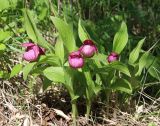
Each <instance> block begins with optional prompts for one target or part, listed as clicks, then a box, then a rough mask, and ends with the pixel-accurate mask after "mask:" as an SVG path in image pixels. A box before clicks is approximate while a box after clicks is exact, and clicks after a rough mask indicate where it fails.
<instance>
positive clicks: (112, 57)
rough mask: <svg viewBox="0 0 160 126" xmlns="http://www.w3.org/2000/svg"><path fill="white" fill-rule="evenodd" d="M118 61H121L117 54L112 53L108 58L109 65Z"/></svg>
mask: <svg viewBox="0 0 160 126" xmlns="http://www.w3.org/2000/svg"><path fill="white" fill-rule="evenodd" d="M118 59H119V55H118V54H117V53H116V52H111V53H110V55H109V56H108V58H107V60H108V62H109V63H111V62H113V61H117V60H118Z"/></svg>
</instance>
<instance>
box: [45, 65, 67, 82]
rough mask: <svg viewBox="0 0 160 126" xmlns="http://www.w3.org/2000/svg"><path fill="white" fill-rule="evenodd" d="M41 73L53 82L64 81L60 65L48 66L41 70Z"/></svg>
mask: <svg viewBox="0 0 160 126" xmlns="http://www.w3.org/2000/svg"><path fill="white" fill-rule="evenodd" d="M43 74H44V76H45V77H47V78H48V79H49V80H51V81H53V82H60V83H65V80H64V71H63V68H62V67H48V68H46V69H45V70H44V71H43Z"/></svg>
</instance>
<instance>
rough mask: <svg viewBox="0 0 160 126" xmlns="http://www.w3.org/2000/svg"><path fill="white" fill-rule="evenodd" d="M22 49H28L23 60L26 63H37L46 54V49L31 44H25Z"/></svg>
mask: <svg viewBox="0 0 160 126" xmlns="http://www.w3.org/2000/svg"><path fill="white" fill-rule="evenodd" d="M22 47H26V52H25V53H24V54H23V59H25V60H26V61H36V60H37V59H38V57H39V56H40V55H44V54H45V49H44V48H42V47H39V46H38V45H36V44H34V43H31V42H28V43H23V44H22Z"/></svg>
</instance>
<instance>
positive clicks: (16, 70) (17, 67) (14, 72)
mask: <svg viewBox="0 0 160 126" xmlns="http://www.w3.org/2000/svg"><path fill="white" fill-rule="evenodd" d="M21 70H22V64H16V65H15V66H14V67H13V69H12V71H11V74H10V78H12V77H14V76H15V75H17V74H18V73H19V72H20V71H21Z"/></svg>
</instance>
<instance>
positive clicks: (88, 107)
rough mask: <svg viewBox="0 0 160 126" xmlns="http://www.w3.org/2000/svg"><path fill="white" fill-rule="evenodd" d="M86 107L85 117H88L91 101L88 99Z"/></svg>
mask: <svg viewBox="0 0 160 126" xmlns="http://www.w3.org/2000/svg"><path fill="white" fill-rule="evenodd" d="M86 107H87V108H86V109H87V111H86V117H87V119H88V118H89V115H90V111H91V101H90V100H87V103H86Z"/></svg>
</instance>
